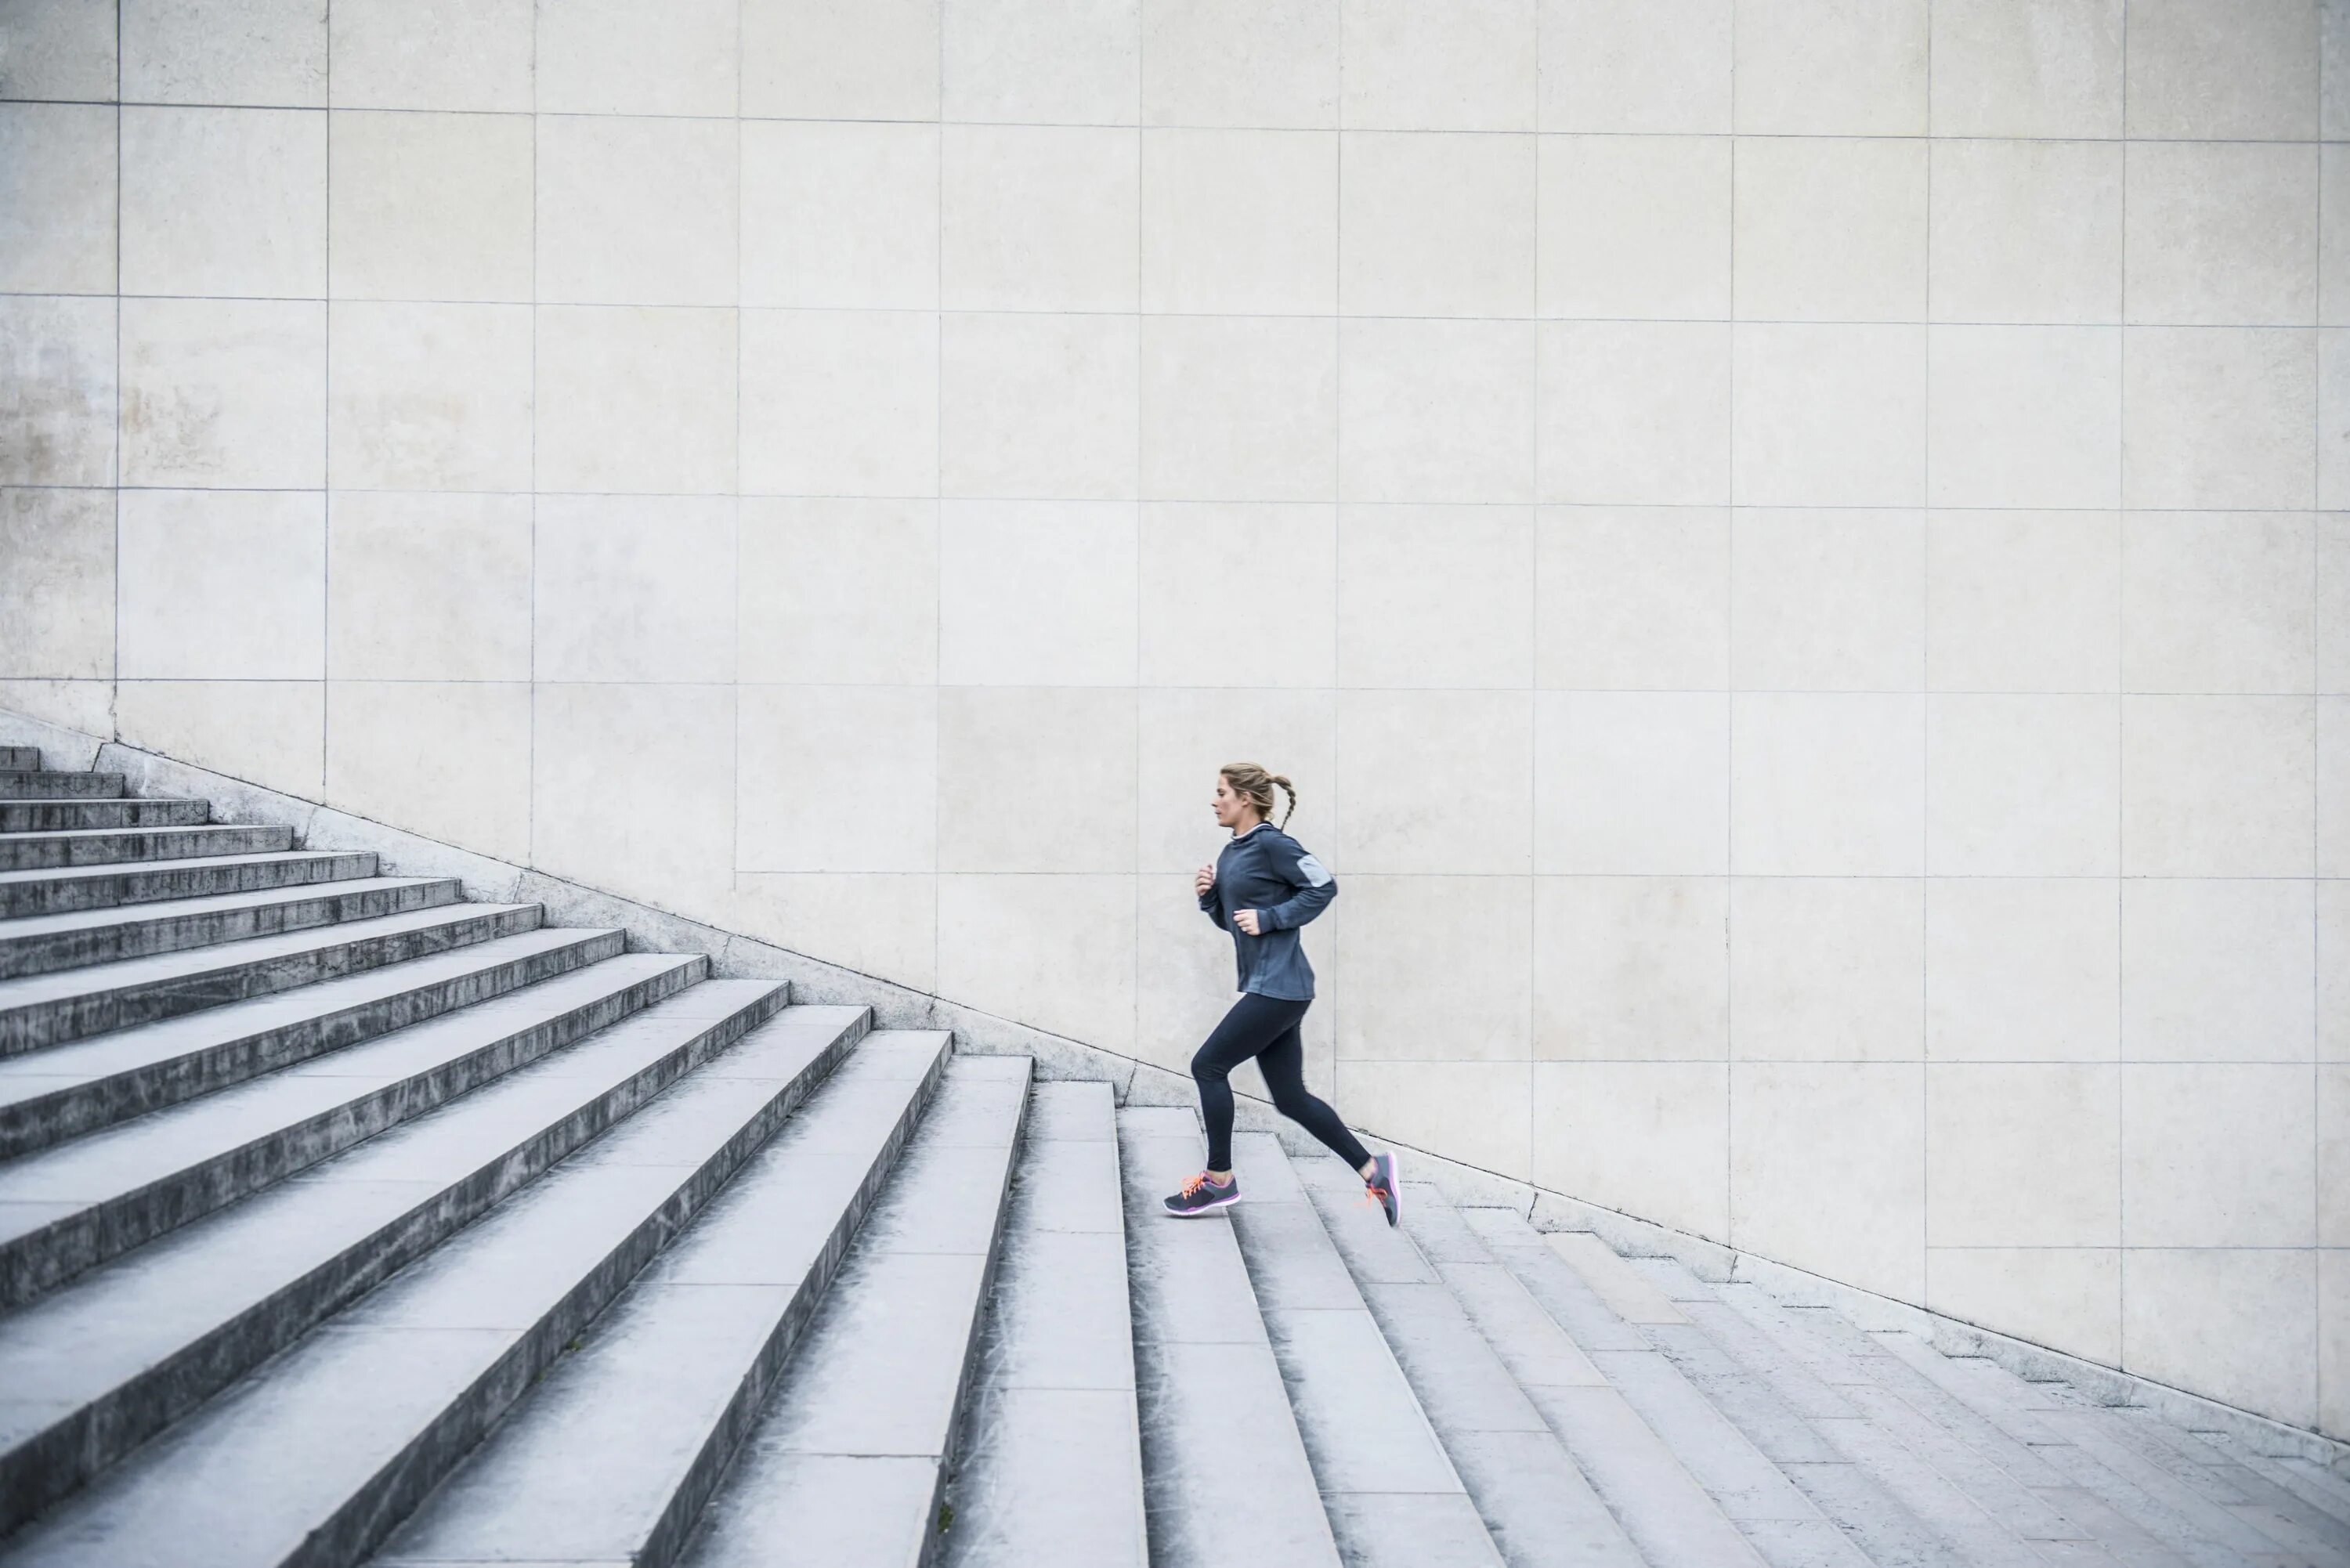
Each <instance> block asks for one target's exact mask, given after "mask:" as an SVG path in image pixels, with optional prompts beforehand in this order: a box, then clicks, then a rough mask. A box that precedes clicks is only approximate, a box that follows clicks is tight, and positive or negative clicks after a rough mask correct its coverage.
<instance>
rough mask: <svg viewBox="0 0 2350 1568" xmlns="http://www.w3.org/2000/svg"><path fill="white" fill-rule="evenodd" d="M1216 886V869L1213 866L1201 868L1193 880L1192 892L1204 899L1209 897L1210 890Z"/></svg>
mask: <svg viewBox="0 0 2350 1568" xmlns="http://www.w3.org/2000/svg"><path fill="white" fill-rule="evenodd" d="M1215 885H1216V868H1215V867H1214V866H1213V865H1207V866H1202V867H1200V869H1199V871H1198V873H1197V874H1196V875H1194V876H1193V877H1192V878H1191V890H1192V891H1193V892H1195V893H1197V894H1198V895H1199V896H1200V897H1201V898H1206V897H1207V896H1208V889H1209V888H1212V887H1214V886H1215Z"/></svg>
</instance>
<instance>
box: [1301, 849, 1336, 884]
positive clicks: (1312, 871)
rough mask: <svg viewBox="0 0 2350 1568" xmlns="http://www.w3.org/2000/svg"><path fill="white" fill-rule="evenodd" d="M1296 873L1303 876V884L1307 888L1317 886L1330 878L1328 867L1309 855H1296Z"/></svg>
mask: <svg viewBox="0 0 2350 1568" xmlns="http://www.w3.org/2000/svg"><path fill="white" fill-rule="evenodd" d="M1297 874H1298V875H1299V876H1300V877H1305V885H1306V886H1307V887H1309V888H1319V887H1320V886H1322V884H1323V883H1325V882H1327V881H1328V880H1330V871H1329V868H1328V867H1326V866H1324V865H1323V864H1322V862H1320V861H1319V860H1316V859H1315V858H1314V857H1312V856H1311V855H1301V856H1299V857H1297Z"/></svg>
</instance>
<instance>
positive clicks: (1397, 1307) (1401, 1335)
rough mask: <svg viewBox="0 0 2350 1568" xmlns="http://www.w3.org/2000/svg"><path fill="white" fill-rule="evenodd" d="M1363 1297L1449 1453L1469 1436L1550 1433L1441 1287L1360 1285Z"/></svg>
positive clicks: (1521, 1390)
mask: <svg viewBox="0 0 2350 1568" xmlns="http://www.w3.org/2000/svg"><path fill="white" fill-rule="evenodd" d="M1363 1300H1364V1301H1365V1303H1367V1304H1368V1306H1369V1307H1370V1309H1371V1315H1372V1317H1373V1318H1375V1319H1376V1320H1377V1321H1378V1325H1379V1333H1380V1334H1381V1335H1383V1336H1384V1337H1385V1338H1386V1340H1387V1342H1388V1347H1389V1348H1390V1349H1391V1350H1392V1351H1393V1352H1394V1353H1395V1357H1396V1362H1397V1364H1398V1365H1399V1366H1401V1367H1402V1368H1403V1370H1404V1376H1405V1377H1406V1378H1407V1379H1409V1382H1410V1384H1411V1386H1412V1391H1413V1393H1414V1394H1415V1395H1417V1396H1418V1397H1419V1404H1420V1407H1421V1409H1423V1410H1425V1411H1426V1412H1427V1414H1428V1420H1429V1424H1430V1426H1431V1427H1433V1428H1436V1433H1437V1436H1438V1437H1439V1438H1441V1439H1442V1440H1443V1442H1444V1445H1445V1447H1446V1448H1447V1449H1451V1447H1452V1446H1453V1442H1454V1439H1455V1438H1456V1437H1458V1436H1459V1435H1460V1434H1462V1433H1467V1432H1547V1431H1548V1430H1549V1429H1550V1428H1549V1427H1548V1426H1547V1425H1546V1424H1545V1423H1544V1420H1543V1418H1542V1412H1541V1411H1539V1410H1537V1409H1535V1408H1534V1402H1533V1401H1532V1400H1530V1399H1528V1398H1527V1397H1526V1395H1525V1390H1524V1389H1523V1388H1521V1387H1519V1386H1518V1381H1517V1379H1516V1378H1514V1377H1513V1376H1510V1373H1509V1368H1508V1367H1506V1366H1503V1364H1502V1360H1501V1357H1499V1356H1498V1355H1494V1354H1493V1349H1492V1346H1491V1345H1487V1344H1486V1343H1485V1338H1484V1336H1483V1335H1482V1334H1479V1333H1478V1332H1477V1329H1476V1325H1475V1324H1472V1323H1471V1322H1470V1321H1469V1316H1468V1314H1467V1313H1466V1312H1465V1311H1464V1310H1463V1309H1462V1307H1461V1303H1460V1300H1459V1299H1458V1298H1457V1297H1455V1296H1454V1295H1453V1294H1452V1293H1451V1291H1450V1290H1447V1289H1446V1288H1445V1287H1444V1286H1443V1285H1441V1284H1377V1283H1372V1284H1366V1285H1364V1286H1363ZM1471 1490H1474V1489H1471Z"/></svg>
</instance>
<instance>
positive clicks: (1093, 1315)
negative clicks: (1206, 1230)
mask: <svg viewBox="0 0 2350 1568" xmlns="http://www.w3.org/2000/svg"><path fill="white" fill-rule="evenodd" d="M1017 1225H1018V1220H1017V1216H1016V1214H1015V1216H1014V1225H1013V1227H1012V1228H1011V1229H1010V1231H1009V1232H1008V1233H1007V1235H1006V1238H1005V1246H1004V1251H1003V1258H1002V1261H1001V1262H999V1263H998V1265H997V1269H996V1278H995V1293H994V1296H993V1301H992V1303H991V1304H990V1308H989V1310H990V1312H991V1314H993V1317H992V1321H991V1323H990V1325H989V1334H988V1337H987V1340H986V1342H985V1344H983V1345H982V1347H981V1351H980V1362H979V1368H978V1373H977V1376H978V1380H979V1381H980V1382H981V1383H983V1384H984V1385H986V1386H991V1387H1003V1388H1096V1389H1100V1388H1108V1389H1127V1390H1131V1389H1132V1388H1133V1387H1134V1327H1133V1319H1132V1317H1131V1315H1130V1309H1129V1307H1128V1298H1127V1280H1126V1240H1125V1238H1124V1237H1123V1236H1121V1235H1097V1234H1093V1233H1090V1232H1083V1231H1028V1232H1022V1231H1019V1230H1018V1229H1017ZM1015 1237H1016V1238H1017V1241H1016V1244H1015V1241H1014V1238H1015Z"/></svg>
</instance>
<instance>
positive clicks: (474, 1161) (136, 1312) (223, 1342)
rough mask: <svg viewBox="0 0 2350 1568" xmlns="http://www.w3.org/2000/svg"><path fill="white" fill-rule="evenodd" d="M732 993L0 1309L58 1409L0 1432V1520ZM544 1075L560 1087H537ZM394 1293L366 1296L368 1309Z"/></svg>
mask: <svg viewBox="0 0 2350 1568" xmlns="http://www.w3.org/2000/svg"><path fill="white" fill-rule="evenodd" d="M710 983H712V984H726V983H729V982H718V981H714V982H710ZM737 995H738V998H739V1000H740V1001H741V1002H742V1004H743V1005H742V1008H741V1011H740V1012H739V1013H738V1014H736V1015H735V1016H733V1017H732V1018H728V1019H723V1020H715V1021H712V1020H708V1019H700V1018H688V1019H667V1020H664V1018H663V1016H662V1008H661V1007H658V1006H657V1007H655V1008H653V1009H651V1010H650V1011H649V1012H646V1013H643V1014H639V1015H638V1016H637V1017H636V1018H633V1019H631V1020H629V1023H624V1024H622V1025H620V1026H619V1028H620V1029H624V1030H628V1031H629V1036H630V1038H631V1039H632V1040H633V1041H634V1043H635V1049H636V1051H637V1053H638V1054H637V1055H636V1056H635V1057H633V1058H632V1059H631V1060H629V1061H628V1062H625V1063H618V1064H613V1071H612V1072H611V1074H610V1075H608V1077H606V1078H604V1079H601V1080H596V1079H587V1080H580V1079H570V1080H548V1079H546V1077H545V1075H544V1069H545V1068H546V1066H548V1065H550V1064H551V1063H541V1064H536V1065H535V1066H532V1067H527V1068H524V1069H522V1070H521V1071H520V1072H517V1073H515V1074H513V1075H509V1076H507V1077H505V1078H504V1079H501V1080H500V1081H498V1082H497V1083H495V1084H493V1085H490V1086H488V1087H487V1088H485V1089H483V1090H480V1091H477V1092H476V1093H475V1094H473V1095H470V1096H466V1097H465V1098H464V1099H463V1100H460V1101H458V1102H457V1103H455V1104H453V1105H450V1106H443V1107H442V1109H440V1110H438V1111H435V1112H433V1113H432V1114H430V1115H428V1116H423V1117H421V1118H419V1119H418V1120H416V1121H414V1122H411V1123H408V1124H405V1125H403V1126H401V1127H397V1128H395V1129H393V1130H392V1131H391V1132H390V1133H387V1134H384V1135H382V1136H381V1137H378V1138H376V1139H373V1140H371V1141H369V1143H366V1144H363V1145H361V1146H360V1147H358V1148H355V1149H353V1150H350V1151H349V1152H348V1153H346V1154H343V1155H341V1156H338V1157H337V1158H334V1159H332V1160H329V1161H327V1162H326V1163H324V1164H323V1165H321V1166H319V1167H317V1168H314V1169H313V1170H312V1171H310V1172H308V1173H307V1174H305V1175H303V1176H300V1177H297V1178H295V1179H292V1180H290V1181H287V1182H284V1183H281V1184H279V1185H278V1186H277V1187H276V1188H273V1189H270V1190H268V1191H266V1192H265V1193H262V1194H260V1195H259V1196H257V1197H255V1198H254V1199H248V1200H247V1201H245V1202H244V1203H241V1204H238V1205H236V1206H235V1207H234V1208H231V1209H229V1210H224V1211H223V1212H221V1213H218V1214H215V1215H213V1216H212V1217H211V1218H209V1219H207V1220H201V1221H199V1222H197V1223H196V1224H194V1225H192V1226H189V1227H186V1228H183V1229H182V1230H180V1231H175V1232H173V1233H172V1235H170V1236H167V1237H165V1238H163V1239H162V1240H161V1241H157V1242H155V1243H153V1244H151V1245H150V1246H148V1247H145V1248H141V1249H140V1250H139V1251H135V1252H132V1253H130V1254H128V1255H126V1256H124V1257H122V1258H120V1259H118V1260H116V1261H114V1262H111V1263H109V1264H105V1265H102V1266H101V1267H99V1269H96V1270H93V1271H92V1272H90V1273H89V1274H88V1275H87V1276H86V1277H84V1278H82V1279H80V1280H78V1281H75V1282H72V1283H70V1284H68V1285H67V1286H65V1287H63V1288H62V1289H60V1290H58V1291H57V1292H56V1293H52V1294H50V1295H48V1296H46V1297H44V1298H42V1299H41V1300H39V1301H37V1302H36V1303H33V1304H32V1305H31V1306H29V1307H27V1308H26V1309H24V1310H22V1311H20V1312H18V1313H16V1314H14V1315H13V1316H12V1317H11V1318H10V1319H9V1332H8V1334H5V1335H4V1336H0V1387H8V1388H20V1387H21V1388H28V1389H29V1388H34V1387H36V1386H37V1387H40V1388H41V1389H42V1391H43V1392H44V1393H45V1394H46V1395H47V1396H49V1397H62V1398H64V1399H66V1400H67V1401H68V1405H69V1411H70V1413H69V1414H68V1415H67V1416H65V1417H61V1418H60V1419H58V1420H57V1421H54V1422H52V1423H50V1424H49V1425H47V1426H46V1427H43V1428H40V1429H39V1430H37V1431H30V1432H26V1433H22V1434H18V1435H16V1436H15V1438H14V1439H13V1440H12V1441H10V1442H9V1443H8V1444H7V1446H6V1447H5V1449H0V1528H5V1527H6V1526H7V1525H9V1524H13V1523H15V1522H16V1521H18V1520H21V1519H23V1518H25V1517H26V1515H27V1514H28V1513H29V1512H31V1511H33V1510H34V1509H36V1508H38V1507H39V1506H41V1505H42V1504H44V1503H46V1502H47V1501H52V1500H53V1499H54V1498H56V1497H57V1496H58V1495H60V1494H61V1493H62V1492H63V1491H64V1490H67V1489H68V1488H69V1487H71V1486H72V1485H75V1484H78V1482H79V1481H81V1480H84V1479H86V1478H87V1477H88V1475H90V1474H91V1473H92V1472H93V1471H95V1470H96V1469H99V1468H100V1467H102V1466H104V1465H106V1464H108V1463H109V1462H111V1461H112V1460H113V1459H116V1458H117V1457H119V1456H120V1455H121V1454H122V1453H123V1452H124V1451H126V1450H127V1449H130V1447H131V1445H133V1444H136V1443H138V1442H139V1441H140V1439H141V1438H144V1437H146V1436H147V1435H149V1434H150V1433H152V1432H154V1431H155V1430H157V1429H158V1428H161V1426H163V1425H164V1424H165V1423H167V1422H170V1421H172V1420H173V1419H176V1418H178V1417H181V1416H182V1415H183V1414H184V1413H185V1412H187V1411H188V1410H190V1409H191V1408H192V1407H194V1406H195V1405H196V1404H198V1403H199V1402H201V1401H202V1400H203V1399H204V1398H205V1397H208V1396H210V1395H211V1394H212V1393H213V1392H214V1391H215V1390H217V1389H218V1388H220V1387H221V1386H223V1385H224V1384H225V1383H227V1382H229V1381H230V1380H232V1379H233V1378H234V1377H235V1376H238V1375H239V1374H240V1373H241V1372H243V1371H244V1369H245V1368H247V1367H250V1366H253V1365H255V1363H257V1362H259V1361H260V1360H262V1359H263V1358H265V1357H266V1356H268V1355H271V1354H272V1353H274V1352H275V1351H276V1350H278V1349H280V1348H281V1347H283V1346H284V1345H286V1344H288V1343H289V1342H290V1341H292V1340H293V1339H294V1338H296V1336H297V1335H299V1334H302V1333H303V1332H304V1331H305V1330H306V1329H307V1328H308V1327H309V1326H310V1325H312V1324H316V1323H317V1322H318V1321H319V1320H320V1319H322V1318H323V1317H325V1316H327V1315H328V1314H332V1313H333V1312H335V1311H336V1310H338V1308H340V1307H342V1306H344V1305H345V1304H346V1303H349V1302H350V1301H351V1300H352V1299H353V1298H354V1297H356V1296H357V1295H358V1294H359V1293H361V1292H363V1291H365V1290H367V1289H368V1288H369V1286H371V1285H373V1284H375V1283H376V1282H378V1281H380V1280H382V1279H383V1278H384V1277H385V1276H386V1275H387V1274H389V1273H390V1272H392V1271H393V1270H395V1269H397V1268H400V1266H402V1265H404V1264H406V1263H408V1262H411V1261H412V1260H413V1259H415V1258H417V1257H418V1256H420V1255H421V1254H423V1253H425V1252H426V1251H429V1250H430V1249H431V1248H432V1246H433V1245H434V1244H435V1243H436V1242H438V1241H441V1240H442V1239H443V1238H445V1237H447V1236H449V1235H451V1234H452V1233H453V1232H455V1231H458V1230H459V1229H460V1228H461V1227H463V1226H464V1225H465V1224H466V1223H467V1222H468V1221H470V1220H473V1219H475V1218H476V1217H478V1216H480V1215H482V1214H483V1213H484V1210H489V1209H490V1208H491V1206H492V1205H494V1204H496V1203H497V1202H498V1200H499V1199H501V1198H503V1197H504V1196H505V1195H506V1194H508V1193H510V1192H512V1191H514V1190H515V1189H516V1188H519V1187H522V1186H523V1185H524V1184H525V1183H527V1182H529V1181H530V1180H531V1179H533V1178H535V1177H536V1176H537V1175H538V1174H539V1173H540V1172H541V1171H542V1170H544V1169H546V1168H547V1167H548V1166H549V1165H552V1164H553V1163H555V1162H556V1161H557V1160H559V1159H561V1158H563V1157H564V1156H566V1155H567V1154H569V1153H571V1152H572V1151H574V1150H576V1149H577V1148H578V1147H580V1145H581V1144H582V1143H583V1142H585V1141H586V1140H587V1139H588V1138H590V1137H594V1136H595V1134H596V1133H598V1132H599V1131H602V1130H603V1129H604V1128H605V1127H608V1126H609V1125H610V1124H611V1122H613V1121H614V1120H616V1119H618V1118H619V1117H622V1116H626V1115H627V1114H628V1111H629V1109H631V1108H633V1107H634V1106H636V1105H637V1104H639V1103H641V1099H642V1098H643V1097H644V1096H650V1095H652V1094H656V1093H658V1091H659V1089H660V1087H661V1086H663V1085H666V1084H667V1083H668V1082H670V1081H671V1078H673V1077H674V1075H675V1073H674V1071H673V1070H671V1069H672V1065H673V1064H675V1063H677V1062H680V1061H681V1060H683V1059H685V1058H686V1057H688V1056H690V1055H691V1054H694V1053H695V1052H697V1051H700V1050H702V1049H704V1048H705V1047H712V1043H714V1042H730V1041H733V1040H734V1039H736V1038H738V1037H739V1036H740V1035H741V1034H742V1033H743V1032H745V1031H746V1030H749V1029H751V1028H753V1027H754V1026H755V1025H756V1024H757V1023H759V1022H760V1021H762V1020H763V1019H764V1017H765V1016H766V1015H767V1014H768V1012H771V1011H772V1009H773V1008H774V1007H775V1004H776V1003H777V1002H778V1001H779V1000H780V993H779V992H777V991H776V990H775V988H772V987H766V986H762V985H755V984H754V985H752V986H750V987H747V988H741V987H738V989H737ZM608 1033H611V1032H608ZM842 1048H843V1049H845V1048H846V1041H845V1040H844V1042H843V1044H842ZM560 1060H561V1057H560V1056H558V1057H556V1058H554V1059H553V1061H554V1062H559V1061H560ZM827 1062H828V1059H827ZM549 1082H552V1083H553V1085H554V1087H555V1088H557V1089H560V1090H561V1091H563V1092H562V1093H561V1094H559V1095H550V1093H549V1090H548V1087H547V1085H548V1083H549ZM787 1097H788V1096H787V1092H786V1093H779V1094H778V1095H777V1096H774V1097H773V1100H772V1101H771V1103H772V1104H781V1103H783V1101H784V1100H785V1099H786V1098H787ZM518 1106H527V1107H529V1108H531V1109H532V1110H533V1111H534V1113H535V1114H534V1115H533V1116H517V1115H515V1109H516V1107H518ZM627 1179H631V1180H634V1179H642V1178H639V1177H636V1176H629V1177H628V1178H627ZM687 1179H701V1180H703V1181H704V1182H705V1184H707V1182H708V1180H709V1179H711V1178H710V1177H709V1176H708V1175H707V1174H705V1175H703V1176H702V1177H699V1178H696V1177H694V1176H693V1173H688V1177H687ZM678 1189H679V1183H678V1182H675V1181H673V1182H671V1190H672V1191H675V1190H678ZM663 1233H664V1232H661V1231H659V1229H658V1227H656V1228H655V1229H653V1230H649V1231H645V1232H643V1234H644V1235H645V1236H647V1237H650V1238H653V1239H656V1240H657V1239H658V1237H659V1236H660V1234H663ZM613 1257H614V1254H612V1253H611V1252H609V1251H608V1252H607V1254H606V1263H599V1264H598V1267H605V1266H607V1264H608V1263H609V1262H611V1260H612V1259H613ZM641 1261H642V1260H641V1259H638V1260H637V1262H641ZM629 1266H630V1267H633V1266H634V1265H633V1264H630V1265H629ZM613 1283H614V1288H617V1284H618V1282H617V1281H615V1282H613ZM398 1299H399V1298H398V1297H397V1295H395V1294H383V1295H379V1296H376V1297H374V1298H371V1299H370V1301H369V1310H381V1309H382V1308H384V1307H385V1306H386V1305H387V1304H388V1303H394V1302H396V1301H397V1300H398ZM557 1343H558V1344H559V1343H560V1341H558V1342H557ZM411 1501H412V1500H411Z"/></svg>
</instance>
